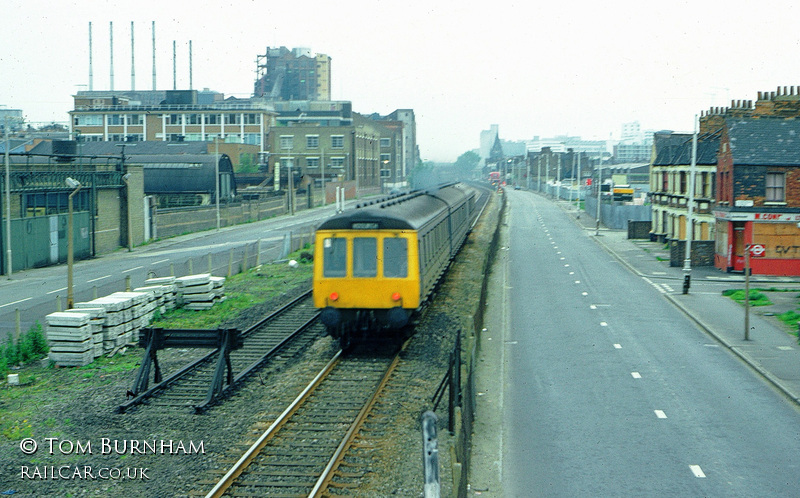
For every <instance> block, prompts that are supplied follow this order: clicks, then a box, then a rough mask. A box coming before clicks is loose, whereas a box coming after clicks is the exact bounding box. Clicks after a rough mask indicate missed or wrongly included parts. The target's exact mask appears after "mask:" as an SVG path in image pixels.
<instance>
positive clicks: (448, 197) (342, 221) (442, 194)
mask: <svg viewBox="0 0 800 498" xmlns="http://www.w3.org/2000/svg"><path fill="white" fill-rule="evenodd" d="M471 194H472V190H471V189H469V188H468V187H465V186H463V185H461V184H450V185H446V186H442V187H440V188H433V189H429V190H416V191H412V192H409V193H407V194H399V195H395V196H389V197H382V198H380V199H376V200H375V201H371V202H369V203H366V204H363V205H360V206H359V207H357V208H356V209H351V210H348V211H345V212H344V213H341V214H338V215H335V216H333V217H331V218H329V219H327V220H326V221H324V222H323V223H322V224H321V225H320V226H319V228H318V230H350V229H352V227H353V224H354V223H356V224H357V223H365V224H377V226H378V228H380V229H384V230H418V229H420V228H422V227H423V226H425V224H426V223H428V222H429V221H430V220H431V219H432V218H434V217H435V216H437V215H438V213H439V209H441V208H446V207H447V206H448V205H454V204H456V203H457V202H459V200H462V199H463V198H464V197H465V196H467V195H471Z"/></svg>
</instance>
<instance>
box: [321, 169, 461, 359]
mask: <svg viewBox="0 0 800 498" xmlns="http://www.w3.org/2000/svg"><path fill="white" fill-rule="evenodd" d="M475 197H476V194H475V192H474V190H473V189H471V188H469V187H467V186H464V185H462V184H449V185H445V186H442V187H439V188H436V189H431V190H426V191H413V192H410V193H407V194H400V195H396V196H391V197H388V198H385V199H382V200H380V201H375V202H372V203H369V204H364V205H360V206H358V207H357V208H356V209H353V210H350V211H347V212H344V213H341V214H338V215H336V216H334V217H332V218H330V219H328V220H327V221H325V222H324V223H323V224H322V225H320V227H319V228H318V229H317V232H316V239H315V254H314V286H313V287H314V292H313V294H314V306H316V307H317V308H321V309H322V315H321V319H322V321H323V323H324V324H325V325H326V327H327V328H328V332H329V333H330V334H331V335H332V336H334V337H335V338H338V339H340V341H341V342H342V344H343V345H348V344H350V343H352V342H353V341H354V340H359V339H361V338H362V337H363V336H366V335H368V334H371V333H374V332H375V331H376V330H387V329H388V330H398V329H402V328H403V327H405V326H406V325H407V324H408V322H409V318H410V316H411V315H412V313H413V312H414V311H415V310H417V309H419V307H420V306H421V304H423V303H424V301H425V300H426V299H427V298H428V296H429V294H430V292H431V290H433V287H434V285H435V284H436V282H437V281H438V279H439V278H440V277H441V275H442V274H443V273H444V271H445V269H446V268H447V266H448V265H449V263H450V261H451V259H452V258H453V257H454V256H455V254H456V252H457V251H458V249H459V248H460V247H461V244H462V243H463V241H464V239H465V238H466V235H467V233H468V232H469V226H470V222H471V219H472V217H473V214H474V209H475V208H474V206H475Z"/></svg>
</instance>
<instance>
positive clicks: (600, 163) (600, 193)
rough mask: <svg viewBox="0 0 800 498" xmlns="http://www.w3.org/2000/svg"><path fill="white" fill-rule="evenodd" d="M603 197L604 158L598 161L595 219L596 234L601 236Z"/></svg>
mask: <svg viewBox="0 0 800 498" xmlns="http://www.w3.org/2000/svg"><path fill="white" fill-rule="evenodd" d="M602 197H603V156H602V155H600V158H599V159H598V160H597V216H596V217H595V228H594V234H595V235H600V200H601V199H602Z"/></svg>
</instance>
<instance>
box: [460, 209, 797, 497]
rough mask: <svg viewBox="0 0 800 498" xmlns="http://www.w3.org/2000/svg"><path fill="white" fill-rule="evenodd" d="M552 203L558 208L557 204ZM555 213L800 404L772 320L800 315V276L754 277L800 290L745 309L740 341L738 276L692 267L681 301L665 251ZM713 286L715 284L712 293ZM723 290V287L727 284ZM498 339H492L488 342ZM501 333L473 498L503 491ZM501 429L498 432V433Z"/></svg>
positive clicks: (484, 380)
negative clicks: (729, 293)
mask: <svg viewBox="0 0 800 498" xmlns="http://www.w3.org/2000/svg"><path fill="white" fill-rule="evenodd" d="M553 202H556V201H555V200H554V201H553ZM558 203H559V205H560V207H561V208H562V209H563V210H564V211H565V212H566V213H567V215H568V216H569V217H570V218H571V219H572V220H573V221H574V222H575V223H576V224H578V225H580V226H581V227H582V228H583V229H584V230H586V232H587V233H589V234H590V236H592V237H594V238H595V240H596V241H597V243H598V244H600V245H601V246H602V247H603V248H605V250H606V251H608V252H609V253H610V254H611V255H612V256H614V257H615V258H616V259H617V260H618V261H619V262H620V263H621V264H622V265H623V266H625V267H626V268H627V269H629V270H630V271H631V272H633V273H635V274H637V275H639V276H641V277H642V278H644V279H647V280H648V281H649V282H650V283H651V285H653V286H654V287H656V288H657V289H658V290H659V291H661V292H662V293H663V295H664V297H665V298H666V299H667V300H668V301H669V302H671V303H672V304H673V305H675V306H676V307H677V308H679V309H680V310H681V311H683V313H685V314H686V316H688V317H689V318H690V319H691V320H693V321H694V322H695V323H696V324H697V326H698V327H700V328H701V329H702V330H704V331H705V332H706V333H707V334H708V335H709V336H711V337H713V338H714V339H716V340H717V341H718V342H719V343H720V344H721V345H722V346H724V347H726V348H728V349H729V350H730V351H731V352H732V353H733V354H735V355H737V356H738V357H739V358H741V360H742V361H743V362H744V363H745V364H747V365H748V366H749V367H751V368H752V369H753V370H754V371H755V372H756V373H757V374H758V375H760V376H761V377H762V378H763V379H765V380H766V381H767V382H768V383H769V384H771V385H772V386H774V387H775V389H776V390H777V391H778V392H780V393H781V394H782V395H784V396H785V397H786V398H787V399H789V400H790V401H792V402H794V403H796V404H798V405H800V345H798V339H797V336H793V335H790V334H789V329H788V327H787V326H786V325H785V324H783V323H782V322H780V321H779V320H778V319H777V318H775V317H773V316H770V315H771V314H778V313H782V312H785V311H788V310H797V309H798V308H800V301H799V300H798V294H800V277H775V276H760V275H752V276H751V277H750V288H751V289H754V288H762V289H769V288H775V289H781V290H784V289H797V292H767V293H766V294H767V295H768V297H769V298H770V299H771V300H773V301H775V304H774V305H772V306H768V307H758V308H756V307H752V306H751V307H750V312H749V324H748V325H749V329H750V331H749V338H748V340H745V337H744V335H745V308H744V306H742V305H740V304H738V303H736V302H735V301H733V300H732V299H730V298H728V297H726V296H723V295H722V291H723V290H726V289H744V288H745V277H744V275H742V274H731V273H726V272H722V271H720V270H718V269H716V268H714V267H693V268H692V269H691V285H690V287H689V290H688V292H687V293H686V294H683V282H684V275H685V272H684V271H683V269H682V268H681V267H671V266H670V265H669V250H668V248H667V247H665V244H663V243H658V242H651V241H649V240H640V239H628V234H627V230H612V229H607V228H605V227H602V226H601V227H600V230H599V233H598V234H597V235H595V227H596V222H595V219H594V218H593V217H592V216H591V215H588V214H587V213H586V212H585V211H581V212H580V213H578V211H577V210H576V208H575V206H574V205H573V204H571V203H568V202H566V201H558ZM506 243H507V231H505V230H504V231H503V232H502V233H501V239H500V241H499V246H500V247H502V246H504V245H505V244H506ZM505 257H506V255H505V253H504V252H503V251H498V259H497V260H496V261H495V263H494V264H495V268H496V270H493V271H492V273H491V274H490V276H489V278H490V283H489V287H490V289H493V290H492V291H490V294H489V301H488V304H487V316H486V317H484V323H487V324H490V323H495V324H501V326H500V327H499V328H500V329H502V326H503V325H502V324H503V323H504V322H503V320H504V314H503V310H504V308H505V306H506V305H507V296H506V295H505V292H506V291H505V290H503V289H504V287H503V285H504V284H503V280H502V278H503V277H502V275H501V274H502V272H503V271H505V270H504V269H502V268H503V266H504V265H505V263H504V258H505ZM711 283H716V284H719V285H714V286H713V288H712V286H710V285H707V284H711ZM724 284H728V285H724ZM492 339H495V340H492ZM497 339H502V331H501V330H488V329H485V330H484V332H483V333H482V336H481V345H480V353H479V362H478V369H477V371H476V389H477V392H478V399H477V413H476V419H475V425H474V428H473V439H472V455H471V461H470V471H469V472H470V477H469V482H470V487H469V492H468V494H469V495H470V496H483V497H501V496H504V495H503V491H502V489H503V485H502V482H501V480H502V468H501V466H502V452H503V448H502V433H503V430H502V423H503V414H502V396H503V395H502V383H501V381H500V379H499V377H500V376H498V375H497V369H498V368H502V367H501V366H499V365H501V364H502V362H503V356H502V354H503V353H502V350H503V348H502V344H503V341H502V340H497ZM498 426H500V427H498Z"/></svg>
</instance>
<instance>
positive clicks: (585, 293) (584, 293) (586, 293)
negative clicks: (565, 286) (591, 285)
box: [581, 292, 589, 296]
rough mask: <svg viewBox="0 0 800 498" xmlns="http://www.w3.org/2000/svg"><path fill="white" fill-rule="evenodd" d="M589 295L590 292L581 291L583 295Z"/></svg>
mask: <svg viewBox="0 0 800 498" xmlns="http://www.w3.org/2000/svg"><path fill="white" fill-rule="evenodd" d="M588 295H589V293H588V292H581V296H588Z"/></svg>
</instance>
